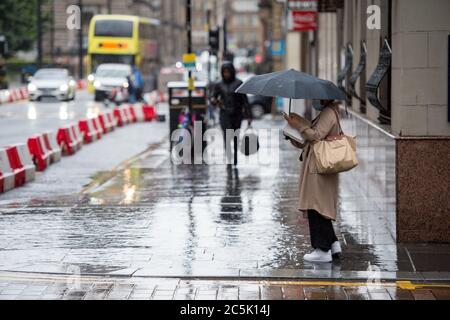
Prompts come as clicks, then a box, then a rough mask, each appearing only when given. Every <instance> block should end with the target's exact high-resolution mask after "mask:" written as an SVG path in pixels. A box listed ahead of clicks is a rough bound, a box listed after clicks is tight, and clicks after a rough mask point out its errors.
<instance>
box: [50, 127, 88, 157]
mask: <svg viewBox="0 0 450 320" xmlns="http://www.w3.org/2000/svg"><path fill="white" fill-rule="evenodd" d="M56 141H57V143H58V145H59V147H60V148H61V151H62V153H63V154H64V155H68V156H71V155H73V154H75V153H76V152H77V151H78V150H80V149H81V147H82V145H83V137H82V135H81V133H80V131H79V129H78V126H77V125H74V124H72V125H69V126H67V127H64V128H60V129H59V130H58V133H57V134H56Z"/></svg>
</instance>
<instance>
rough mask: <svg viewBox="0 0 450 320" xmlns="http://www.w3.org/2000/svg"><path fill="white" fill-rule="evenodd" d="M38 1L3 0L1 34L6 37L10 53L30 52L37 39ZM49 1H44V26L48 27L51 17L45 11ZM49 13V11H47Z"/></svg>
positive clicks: (0, 7) (0, 9)
mask: <svg viewBox="0 0 450 320" xmlns="http://www.w3.org/2000/svg"><path fill="white" fill-rule="evenodd" d="M37 1H38V0H1V1H0V34H3V35H4V36H6V39H7V41H8V47H9V50H10V51H13V52H14V51H17V50H29V49H31V48H33V45H34V43H35V42H36V38H37V27H36V22H37V10H36V7H37V5H36V3H37ZM48 2H50V1H49V0H42V1H41V3H42V26H43V29H45V27H46V26H47V25H48V22H49V21H50V17H49V14H48V12H46V10H44V8H45V5H46V4H47V3H48ZM47 11H48V10H47Z"/></svg>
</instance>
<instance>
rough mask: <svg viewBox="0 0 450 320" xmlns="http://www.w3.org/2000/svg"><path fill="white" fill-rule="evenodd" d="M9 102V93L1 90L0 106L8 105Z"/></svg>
mask: <svg viewBox="0 0 450 320" xmlns="http://www.w3.org/2000/svg"><path fill="white" fill-rule="evenodd" d="M8 100H9V91H8V90H0V104H3V103H8Z"/></svg>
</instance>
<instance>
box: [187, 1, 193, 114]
mask: <svg viewBox="0 0 450 320" xmlns="http://www.w3.org/2000/svg"><path fill="white" fill-rule="evenodd" d="M191 18H192V2H191V0H186V31H187V53H192V20H191ZM192 85H193V79H192V71H191V70H189V72H188V93H189V95H188V108H189V114H190V115H191V116H192Z"/></svg>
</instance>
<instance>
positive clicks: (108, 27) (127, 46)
mask: <svg viewBox="0 0 450 320" xmlns="http://www.w3.org/2000/svg"><path fill="white" fill-rule="evenodd" d="M159 25H160V23H159V21H158V20H156V19H149V18H141V17H137V16H129V15H96V16H94V17H93V18H92V20H91V22H90V26H89V45H88V57H87V61H88V66H89V67H88V68H89V70H88V72H89V74H92V73H93V72H95V70H96V69H97V67H98V66H99V65H100V64H104V63H123V64H127V65H131V66H136V67H137V68H139V70H140V71H141V73H142V76H143V78H144V82H145V90H151V89H153V88H152V86H154V85H155V83H156V80H154V81H153V82H154V83H152V81H151V79H156V74H157V67H158V60H159V55H158V49H159V48H158V42H157V37H158V28H159ZM89 80H91V81H89V90H90V91H91V92H93V91H94V88H93V83H92V80H93V79H92V76H91V77H90V79H89Z"/></svg>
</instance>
